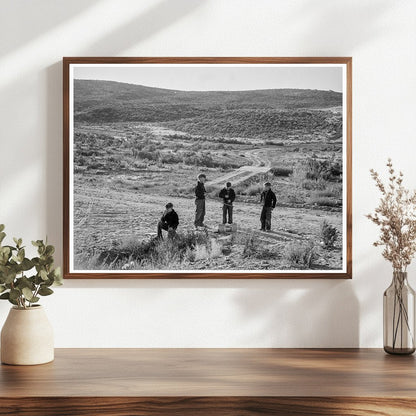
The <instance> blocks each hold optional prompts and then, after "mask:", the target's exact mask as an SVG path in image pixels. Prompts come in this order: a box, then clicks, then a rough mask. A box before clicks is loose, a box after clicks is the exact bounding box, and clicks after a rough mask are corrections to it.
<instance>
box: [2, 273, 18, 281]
mask: <svg viewBox="0 0 416 416" xmlns="http://www.w3.org/2000/svg"><path fill="white" fill-rule="evenodd" d="M15 278H16V273H14V272H13V271H9V272H8V273H7V274H5V275H4V276H3V283H4V284H11V283H13V281H14V279H15Z"/></svg>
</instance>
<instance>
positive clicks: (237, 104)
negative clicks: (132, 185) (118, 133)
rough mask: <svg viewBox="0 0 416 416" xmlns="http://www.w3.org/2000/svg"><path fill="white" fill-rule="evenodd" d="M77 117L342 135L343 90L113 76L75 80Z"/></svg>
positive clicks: (204, 130)
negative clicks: (153, 82) (194, 85)
mask: <svg viewBox="0 0 416 416" xmlns="http://www.w3.org/2000/svg"><path fill="white" fill-rule="evenodd" d="M74 89H75V94H74V97H75V112H74V118H75V121H76V122H90V123H104V122H105V123H115V122H146V123H155V122H159V123H162V124H163V125H164V126H165V127H169V128H172V129H175V130H180V131H184V132H188V133H192V134H209V135H218V134H221V135H224V136H228V137H231V136H234V137H235V136H244V137H262V138H264V137H267V136H268V135H270V134H275V132H276V131H279V132H280V134H281V136H282V138H285V137H286V136H287V134H288V132H290V133H291V134H292V135H293V134H294V133H298V134H300V133H304V132H307V133H309V134H311V133H312V132H314V133H317V132H319V133H322V134H325V135H326V136H328V138H329V139H336V138H339V137H340V136H341V134H342V122H341V118H340V114H339V112H332V111H327V110H328V109H331V108H338V107H340V106H341V105H342V94H341V93H337V92H334V91H319V90H301V89H274V90H250V91H175V90H167V89H161V88H152V87H145V86H141V85H133V84H125V83H120V82H113V81H98V80H75V86H74Z"/></svg>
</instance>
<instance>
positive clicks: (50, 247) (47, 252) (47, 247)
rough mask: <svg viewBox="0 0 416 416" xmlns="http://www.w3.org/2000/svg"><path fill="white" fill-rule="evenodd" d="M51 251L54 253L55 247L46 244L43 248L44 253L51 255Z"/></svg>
mask: <svg viewBox="0 0 416 416" xmlns="http://www.w3.org/2000/svg"><path fill="white" fill-rule="evenodd" d="M53 253H55V247H54V246H52V245H49V246H46V248H45V255H46V256H51V255H52V254H53Z"/></svg>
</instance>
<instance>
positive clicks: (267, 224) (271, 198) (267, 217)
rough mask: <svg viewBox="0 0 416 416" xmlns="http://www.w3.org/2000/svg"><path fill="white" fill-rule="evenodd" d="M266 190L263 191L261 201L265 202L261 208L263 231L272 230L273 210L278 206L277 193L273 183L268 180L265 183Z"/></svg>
mask: <svg viewBox="0 0 416 416" xmlns="http://www.w3.org/2000/svg"><path fill="white" fill-rule="evenodd" d="M263 186H264V190H263V192H262V193H261V197H260V203H262V204H263V208H262V210H261V215H260V222H261V228H260V230H261V231H270V230H271V228H272V211H273V209H274V208H275V206H276V202H277V201H276V195H275V193H274V192H273V191H272V189H271V188H272V184H271V183H270V182H266V183H265V184H264V185H263Z"/></svg>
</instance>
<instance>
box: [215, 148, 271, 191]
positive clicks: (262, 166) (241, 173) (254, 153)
mask: <svg viewBox="0 0 416 416" xmlns="http://www.w3.org/2000/svg"><path fill="white" fill-rule="evenodd" d="M263 151H264V149H263ZM259 153H260V150H258V149H254V150H251V151H248V152H246V157H247V159H249V160H251V161H252V162H253V164H252V165H247V166H241V167H240V168H238V169H236V170H234V171H232V172H228V173H226V174H225V175H222V176H220V177H218V178H215V179H213V180H212V181H211V180H210V181H209V185H220V184H223V183H225V182H227V181H230V182H232V184H233V186H236V185H238V184H239V183H241V182H244V181H245V180H247V179H249V178H251V177H252V176H254V175H257V174H259V173H266V172H268V171H269V170H270V161H269V160H263V159H262V158H261V157H260V156H259Z"/></svg>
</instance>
